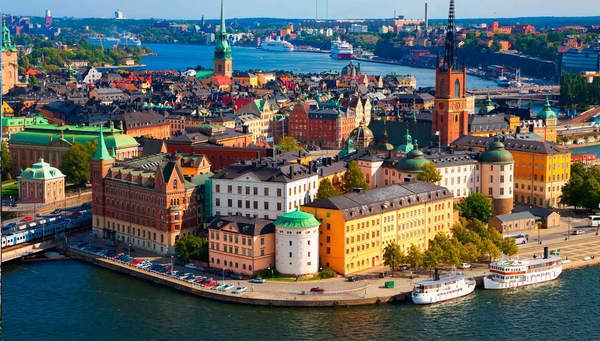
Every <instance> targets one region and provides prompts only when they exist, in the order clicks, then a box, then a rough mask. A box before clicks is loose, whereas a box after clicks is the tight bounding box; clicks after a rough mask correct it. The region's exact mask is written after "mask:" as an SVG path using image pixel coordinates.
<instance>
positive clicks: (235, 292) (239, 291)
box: [232, 286, 248, 294]
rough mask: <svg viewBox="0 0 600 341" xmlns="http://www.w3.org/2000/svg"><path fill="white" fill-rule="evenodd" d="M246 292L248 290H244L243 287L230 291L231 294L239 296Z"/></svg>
mask: <svg viewBox="0 0 600 341" xmlns="http://www.w3.org/2000/svg"><path fill="white" fill-rule="evenodd" d="M246 290H248V288H246V287H243V286H239V287H236V288H235V289H234V290H233V291H232V293H234V294H241V293H243V292H246Z"/></svg>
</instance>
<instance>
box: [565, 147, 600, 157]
mask: <svg viewBox="0 0 600 341" xmlns="http://www.w3.org/2000/svg"><path fill="white" fill-rule="evenodd" d="M571 153H574V154H575V153H577V154H588V153H589V154H596V155H598V157H600V146H587V147H578V148H573V149H571Z"/></svg>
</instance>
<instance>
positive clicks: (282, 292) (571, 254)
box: [69, 221, 600, 307]
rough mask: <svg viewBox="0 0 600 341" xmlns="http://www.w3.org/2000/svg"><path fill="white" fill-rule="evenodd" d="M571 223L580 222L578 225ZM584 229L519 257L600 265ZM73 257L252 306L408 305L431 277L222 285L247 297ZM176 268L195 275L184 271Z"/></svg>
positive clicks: (529, 247) (372, 275) (551, 234)
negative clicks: (547, 254) (555, 254)
mask: <svg viewBox="0 0 600 341" xmlns="http://www.w3.org/2000/svg"><path fill="white" fill-rule="evenodd" d="M573 223H574V224H577V221H574V222H573ZM582 229H584V228H582ZM584 230H585V233H584V234H582V235H578V236H569V238H568V240H566V237H567V234H568V232H567V230H565V228H564V227H560V228H556V229H551V230H542V231H541V232H540V237H541V238H540V239H541V240H542V244H539V243H538V241H537V236H535V235H533V234H530V236H529V243H528V244H526V245H523V246H521V247H520V252H519V256H520V257H522V258H531V257H533V255H534V254H535V255H537V256H541V255H542V254H543V247H544V246H548V247H549V248H550V249H553V250H554V249H560V255H561V257H562V258H563V259H567V260H568V262H567V263H565V264H564V269H565V270H569V269H576V268H582V267H586V266H592V265H598V264H600V236H596V233H595V232H596V229H591V228H587V229H584ZM96 243H97V244H96ZM94 244H95V245H102V244H103V242H102V241H94ZM69 255H70V256H72V257H73V258H78V259H81V260H84V261H86V262H90V263H93V264H95V265H98V266H101V267H104V268H107V269H111V270H114V271H118V272H121V273H124V274H127V275H131V276H134V277H138V278H141V279H144V280H148V281H150V282H153V283H156V284H159V285H163V286H167V287H171V288H174V289H177V290H181V291H184V292H187V293H190V294H193V295H196V296H200V297H203V298H208V299H212V300H218V301H225V302H232V303H241V304H252V305H271V306H290V307H327V306H354V305H370V304H378V303H388V302H400V301H407V300H410V292H411V291H412V288H413V286H414V283H415V282H417V281H420V280H423V279H427V278H429V276H430V274H429V273H427V272H421V273H419V274H414V273H413V272H410V271H403V272H396V273H395V274H394V277H386V278H379V277H378V273H379V272H380V271H383V270H385V268H384V267H381V268H378V269H373V270H371V271H370V272H365V273H361V274H360V275H361V277H362V278H363V279H362V280H360V281H357V282H348V281H346V280H345V279H344V278H342V277H338V278H332V279H325V280H311V281H298V282H280V281H267V282H266V283H264V284H252V283H249V282H248V281H247V280H232V279H225V280H224V281H221V282H225V283H230V284H233V285H235V286H237V285H243V286H246V287H248V291H247V292H245V293H242V294H233V293H229V292H220V291H216V290H210V289H207V288H203V287H200V286H198V285H193V284H190V283H188V282H186V281H182V280H178V279H175V278H173V277H170V276H167V275H163V274H159V273H154V272H150V271H146V270H141V269H138V268H136V267H134V266H131V265H128V264H123V263H120V262H117V261H113V260H111V259H107V258H103V257H99V256H96V255H94V254H90V253H86V252H81V251H77V250H75V249H71V250H69ZM132 256H145V257H148V258H150V259H152V260H154V261H157V262H161V261H162V262H163V263H168V259H166V258H161V257H156V256H154V257H152V256H151V255H149V254H144V253H140V252H136V253H135V254H132ZM178 270H180V271H183V272H194V271H192V270H189V269H185V268H180V269H178ZM487 273H488V271H487V264H474V266H473V268H472V269H470V270H467V271H465V274H466V275H467V276H470V277H475V278H476V279H479V280H480V279H481V278H482V276H485V275H486V274H487ZM214 277H215V279H217V280H220V279H221V278H220V276H218V275H215V276H214ZM386 281H393V282H394V288H393V289H387V288H385V287H384V284H385V282H386ZM314 287H320V288H322V289H324V290H325V291H324V293H310V289H311V288H314Z"/></svg>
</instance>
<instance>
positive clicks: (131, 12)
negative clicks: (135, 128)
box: [0, 0, 600, 19]
mask: <svg viewBox="0 0 600 341" xmlns="http://www.w3.org/2000/svg"><path fill="white" fill-rule="evenodd" d="M317 1H318V8H319V11H318V12H319V17H320V18H323V17H324V16H325V8H326V7H327V6H326V2H327V1H328V2H329V6H328V8H329V18H383V17H391V16H392V15H393V13H394V10H396V11H397V13H398V14H402V15H405V16H406V17H411V18H415V17H419V18H420V17H422V16H423V4H424V3H425V1H424V0H225V12H226V15H227V16H228V17H230V18H231V17H237V18H240V17H278V18H314V17H315V8H316V6H315V4H316V2H317ZM428 2H429V14H430V18H443V17H446V16H447V12H448V3H449V0H428ZM219 3H220V2H219V0H0V8H1V9H2V10H3V11H4V12H8V13H11V14H15V15H31V16H32V15H36V16H42V15H43V13H44V9H46V8H48V9H51V10H52V12H53V15H54V16H56V17H62V16H75V17H112V16H113V13H114V11H115V10H116V9H121V10H122V11H123V12H124V14H125V16H126V17H127V18H136V19H138V18H177V19H198V18H200V17H201V16H202V14H204V15H205V16H206V18H207V19H208V18H216V17H217V16H218V15H219ZM599 3H600V0H500V1H498V0H456V6H457V17H458V18H489V17H522V16H595V15H600V6H598V4H599Z"/></svg>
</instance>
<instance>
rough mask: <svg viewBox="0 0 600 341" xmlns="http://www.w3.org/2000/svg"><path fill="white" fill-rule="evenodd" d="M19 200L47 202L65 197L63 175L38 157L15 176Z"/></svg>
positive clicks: (24, 201) (38, 202)
mask: <svg viewBox="0 0 600 341" xmlns="http://www.w3.org/2000/svg"><path fill="white" fill-rule="evenodd" d="M17 179H18V180H19V202H22V203H36V204H48V203H52V202H56V201H62V200H64V199H65V176H64V175H63V173H62V172H61V171H60V170H58V169H57V168H54V167H51V166H50V164H49V163H46V162H44V159H40V160H39V161H38V162H36V163H34V164H33V165H32V166H31V168H27V169H25V170H24V171H22V172H21V175H19V176H18V177H17Z"/></svg>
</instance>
